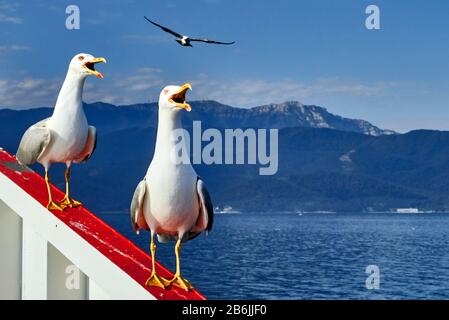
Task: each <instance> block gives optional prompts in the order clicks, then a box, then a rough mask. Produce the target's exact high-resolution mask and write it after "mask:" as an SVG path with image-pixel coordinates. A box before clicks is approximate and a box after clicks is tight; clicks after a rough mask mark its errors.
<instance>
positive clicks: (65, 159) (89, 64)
mask: <svg viewBox="0 0 449 320" xmlns="http://www.w3.org/2000/svg"><path fill="white" fill-rule="evenodd" d="M100 62H103V63H106V59H104V58H95V57H94V56H92V55H90V54H86V53H80V54H77V55H76V56H75V57H73V58H72V60H71V61H70V64H69V68H68V71H67V75H66V78H65V80H64V83H63V85H62V88H61V90H60V92H59V95H58V99H57V101H56V105H55V108H54V111H53V114H52V116H51V117H50V118H47V119H45V120H42V121H40V122H38V123H36V124H34V125H32V126H31V127H30V128H28V129H27V130H26V131H25V133H24V135H23V137H22V140H21V141H20V145H19V148H18V150H17V153H16V158H17V160H18V161H19V163H21V164H23V165H30V164H34V163H36V162H38V163H40V164H41V165H42V166H43V167H44V169H45V182H46V185H47V191H48V204H47V208H48V209H49V210H64V209H65V208H67V207H71V208H72V207H78V206H80V205H82V203H81V202H78V201H76V200H74V199H73V198H72V197H70V193H69V180H70V166H71V164H72V162H74V163H81V162H85V161H87V160H88V159H89V158H90V157H91V155H92V153H93V152H94V150H95V147H96V143H97V130H96V129H95V127H93V126H89V125H88V123H87V119H86V115H85V114H84V110H83V101H82V95H83V87H84V82H85V80H86V78H87V77H88V76H89V75H95V76H97V77H98V78H100V79H101V78H103V75H102V74H101V73H100V72H98V71H97V70H95V64H97V63H100ZM55 162H61V163H65V165H66V171H65V181H66V193H65V196H64V198H63V199H62V201H60V202H56V201H54V200H53V198H52V195H51V190H50V177H49V174H48V171H49V169H50V166H51V164H52V163H55Z"/></svg>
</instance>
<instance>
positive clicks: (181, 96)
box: [168, 83, 192, 112]
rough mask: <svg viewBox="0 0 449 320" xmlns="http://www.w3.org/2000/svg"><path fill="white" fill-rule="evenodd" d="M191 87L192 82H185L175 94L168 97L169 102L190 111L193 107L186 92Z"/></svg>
mask: <svg viewBox="0 0 449 320" xmlns="http://www.w3.org/2000/svg"><path fill="white" fill-rule="evenodd" d="M189 89H190V90H192V85H191V84H190V83H186V84H183V85H182V86H181V88H179V90H178V91H177V92H176V93H175V94H173V95H172V96H171V97H170V98H168V102H170V103H173V104H175V105H176V106H177V107H178V108H182V109H185V110H187V111H188V112H190V111H191V110H192V107H191V106H190V104H188V103H187V102H186V92H187V90H189Z"/></svg>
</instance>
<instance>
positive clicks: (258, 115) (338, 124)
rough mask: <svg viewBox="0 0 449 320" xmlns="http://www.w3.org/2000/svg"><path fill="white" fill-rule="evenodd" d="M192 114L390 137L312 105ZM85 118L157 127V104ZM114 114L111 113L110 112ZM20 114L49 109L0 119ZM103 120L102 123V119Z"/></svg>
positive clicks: (212, 105) (214, 106) (102, 108)
mask: <svg viewBox="0 0 449 320" xmlns="http://www.w3.org/2000/svg"><path fill="white" fill-rule="evenodd" d="M190 104H191V105H192V112H190V113H188V114H186V115H185V116H184V117H183V120H184V123H185V124H186V125H189V124H190V123H191V121H192V120H201V121H202V122H203V123H204V124H205V125H206V126H208V127H216V128H237V127H239V128H247V127H251V128H278V129H282V128H290V127H305V128H328V129H336V130H342V131H351V132H357V133H362V134H367V135H372V136H380V135H384V134H393V133H394V132H393V131H391V130H382V129H380V128H378V127H376V126H375V125H373V124H371V123H369V122H367V121H364V120H354V119H348V118H343V117H340V116H338V115H334V114H332V113H329V112H328V111H327V110H326V109H325V108H322V107H318V106H314V105H303V104H302V103H300V102H297V101H290V102H284V103H280V104H269V105H264V106H259V107H254V108H250V109H245V108H235V107H231V106H228V105H224V104H221V103H219V102H217V101H210V100H203V101H193V102H190ZM85 110H86V113H87V116H88V118H90V117H91V116H92V117H95V118H98V121H99V125H100V126H104V129H105V130H107V131H109V130H110V128H113V129H114V130H117V129H125V128H130V127H143V126H156V125H157V121H155V120H156V119H157V104H156V103H144V104H133V105H126V106H115V105H113V104H108V103H103V102H96V103H91V104H85ZM112 111H114V112H112ZM17 112H20V113H21V114H22V115H23V114H29V115H30V116H33V115H36V114H39V113H41V114H42V115H43V116H49V115H50V114H51V109H47V108H38V109H30V110H21V111H15V110H5V109H3V110H2V109H0V119H2V117H3V118H5V117H10V116H11V117H13V118H14V113H17ZM105 112H106V113H108V117H104V116H103V117H100V113H105ZM102 118H103V119H102Z"/></svg>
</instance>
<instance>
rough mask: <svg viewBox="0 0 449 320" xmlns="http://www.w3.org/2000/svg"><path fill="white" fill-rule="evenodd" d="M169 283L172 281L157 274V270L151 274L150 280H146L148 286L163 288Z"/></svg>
mask: <svg viewBox="0 0 449 320" xmlns="http://www.w3.org/2000/svg"><path fill="white" fill-rule="evenodd" d="M169 284H170V282H169V281H168V280H167V279H165V278H163V277H161V276H158V275H157V274H156V272H153V273H152V274H151V276H150V277H149V278H148V280H147V281H146V282H145V285H146V286H149V287H159V288H162V289H165V288H166V287H168V285H169Z"/></svg>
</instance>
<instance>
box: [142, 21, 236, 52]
mask: <svg viewBox="0 0 449 320" xmlns="http://www.w3.org/2000/svg"><path fill="white" fill-rule="evenodd" d="M144 18H145V19H146V20H147V21H148V22H150V23H151V24H154V25H155V26H156V27H159V28H161V29H162V30H164V31H165V32H168V33H170V34H172V35H174V36H175V37H176V38H177V39H176V42H178V43H179V44H180V45H181V46H183V47H193V46H192V44H191V43H190V42H193V41H197V42H206V43H212V44H234V43H235V41H232V42H220V41H214V40H209V39H199V38H190V37H188V36H183V35H182V34H179V33H177V32H175V31H173V30H170V29H169V28H166V27H164V26H161V25H160V24H157V23H156V22H153V21H151V20H150V19H148V18H147V17H144Z"/></svg>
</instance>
